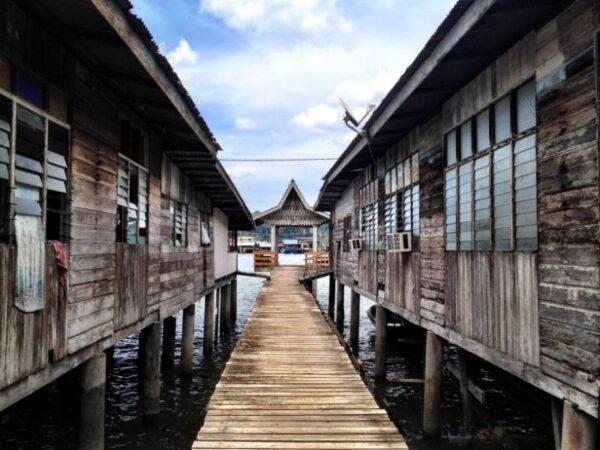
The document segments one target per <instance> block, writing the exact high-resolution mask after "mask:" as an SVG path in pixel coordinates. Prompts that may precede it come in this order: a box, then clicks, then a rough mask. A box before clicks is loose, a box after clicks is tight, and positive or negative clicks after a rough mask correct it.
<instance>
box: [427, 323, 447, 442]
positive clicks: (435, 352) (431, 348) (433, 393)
mask: <svg viewBox="0 0 600 450" xmlns="http://www.w3.org/2000/svg"><path fill="white" fill-rule="evenodd" d="M441 393H442V340H441V339H440V338H439V337H438V336H436V335H435V334H434V333H432V332H431V331H428V332H427V344H426V346H425V396H424V397H425V398H424V403H425V404H424V407H423V431H424V432H425V433H427V434H429V435H432V436H439V434H440V432H441V429H442V415H441Z"/></svg>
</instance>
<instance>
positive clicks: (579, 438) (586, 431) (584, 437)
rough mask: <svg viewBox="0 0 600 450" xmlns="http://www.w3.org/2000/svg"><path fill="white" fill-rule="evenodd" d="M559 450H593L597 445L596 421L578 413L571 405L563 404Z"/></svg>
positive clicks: (580, 412)
mask: <svg viewBox="0 0 600 450" xmlns="http://www.w3.org/2000/svg"><path fill="white" fill-rule="evenodd" d="M561 434H562V436H561V446H560V448H561V450H595V449H597V448H598V447H597V445H598V421H597V419H595V418H593V417H592V416H590V415H588V414H586V413H584V412H583V411H578V410H577V409H576V408H575V406H574V405H573V403H571V402H570V401H568V400H565V401H564V403H563V422H562V433H561Z"/></svg>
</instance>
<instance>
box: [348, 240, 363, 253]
mask: <svg viewBox="0 0 600 450" xmlns="http://www.w3.org/2000/svg"><path fill="white" fill-rule="evenodd" d="M350 248H351V249H352V250H361V249H362V239H360V238H358V239H350Z"/></svg>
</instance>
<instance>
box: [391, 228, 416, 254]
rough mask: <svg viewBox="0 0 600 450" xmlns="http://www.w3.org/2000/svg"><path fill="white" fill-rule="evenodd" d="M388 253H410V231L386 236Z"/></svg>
mask: <svg viewBox="0 0 600 450" xmlns="http://www.w3.org/2000/svg"><path fill="white" fill-rule="evenodd" d="M387 250H388V252H410V251H411V250H412V231H405V232H402V233H392V234H388V235H387Z"/></svg>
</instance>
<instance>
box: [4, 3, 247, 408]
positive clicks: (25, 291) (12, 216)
mask: <svg viewBox="0 0 600 450" xmlns="http://www.w3.org/2000/svg"><path fill="white" fill-rule="evenodd" d="M130 9H131V5H130V4H129V2H128V1H127V0H19V1H14V0H5V1H2V2H0V410H1V409H3V408H5V407H7V406H9V405H10V404H12V403H14V402H15V401H17V400H18V399H20V398H22V397H24V396H26V395H28V394H29V393H31V392H32V391H34V390H36V389H38V388H39V387H41V386H43V385H45V384H46V383H48V382H50V381H52V380H53V379H55V378H57V377H58V376H60V375H62V374H64V373H65V372H67V371H68V370H70V369H72V368H74V367H76V366H78V365H79V364H81V363H82V362H84V361H86V360H87V359H89V358H91V357H93V356H94V355H98V354H99V353H100V352H102V351H103V350H104V349H106V348H107V347H109V346H112V345H114V344H115V342H116V341H117V340H118V339H119V338H122V337H125V336H129V335H131V334H132V333H135V332H136V331H138V330H141V329H143V328H145V327H146V326H148V325H150V324H155V323H158V322H159V321H161V320H163V319H165V318H168V317H170V316H172V315H174V314H176V313H177V312H179V311H180V310H182V309H183V308H185V307H187V306H189V305H192V304H193V303H194V302H196V301H198V300H199V299H200V298H201V297H202V296H204V295H206V294H207V293H210V292H212V290H214V289H215V287H218V286H220V285H222V284H224V283H228V282H229V280H230V279H231V278H232V277H234V276H235V273H236V271H237V266H236V264H237V255H236V254H235V253H234V251H235V250H230V248H232V249H233V248H234V246H230V243H231V242H230V237H231V235H232V234H233V233H235V230H240V229H250V228H252V227H253V219H252V216H251V214H250V213H249V211H248V209H247V208H246V206H245V204H244V202H243V200H242V198H241V197H240V195H239V193H238V191H237V190H236V188H235V186H234V185H233V183H232V182H231V180H230V178H229V177H228V175H227V173H226V172H225V170H224V169H223V167H222V165H221V164H220V163H219V161H218V160H217V152H218V151H219V145H218V143H217V142H216V140H215V139H214V137H213V135H212V134H211V132H210V130H209V129H208V127H207V125H206V123H205V122H204V121H203V119H202V117H201V116H200V114H199V112H198V110H197V109H196V107H195V105H194V103H193V101H192V100H191V98H190V96H189V95H188V93H187V92H186V90H185V89H184V87H183V86H182V84H181V82H180V80H179V79H178V77H177V75H176V74H175V73H174V72H173V70H172V69H171V67H170V65H169V63H168V62H167V60H166V59H165V58H164V57H163V56H162V55H161V54H160V53H159V51H158V47H157V46H156V44H155V43H154V42H153V40H152V37H151V36H150V34H149V32H148V31H147V29H146V28H145V26H144V24H143V23H142V22H141V21H140V20H139V19H138V18H136V17H135V16H134V15H133V14H132V13H131V11H130ZM159 329H160V328H159Z"/></svg>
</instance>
